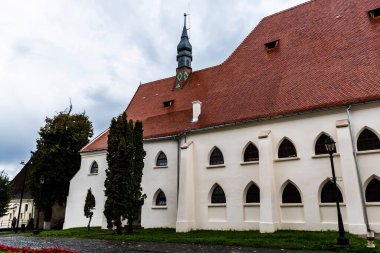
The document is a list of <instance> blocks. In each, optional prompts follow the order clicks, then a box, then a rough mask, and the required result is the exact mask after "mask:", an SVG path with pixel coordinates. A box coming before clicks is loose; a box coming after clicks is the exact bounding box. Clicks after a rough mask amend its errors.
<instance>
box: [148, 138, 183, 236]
mask: <svg viewBox="0 0 380 253" xmlns="http://www.w3.org/2000/svg"><path fill="white" fill-rule="evenodd" d="M144 149H145V151H146V157H145V160H144V170H143V179H142V188H143V192H144V193H145V194H146V196H147V198H146V199H145V202H144V206H143V207H142V210H141V217H144V218H142V219H141V225H142V226H143V227H147V228H148V227H168V228H174V227H175V223H176V220H177V167H178V166H177V161H178V159H177V141H175V140H169V141H159V142H145V143H144ZM160 151H162V152H164V153H165V155H166V157H167V160H168V165H167V166H165V167H157V166H156V160H157V156H158V154H159V153H160ZM159 189H161V190H162V191H163V192H164V193H165V196H166V203H167V205H166V206H165V207H161V206H156V205H155V199H154V196H155V193H156V192H157V191H158V190H159Z"/></svg>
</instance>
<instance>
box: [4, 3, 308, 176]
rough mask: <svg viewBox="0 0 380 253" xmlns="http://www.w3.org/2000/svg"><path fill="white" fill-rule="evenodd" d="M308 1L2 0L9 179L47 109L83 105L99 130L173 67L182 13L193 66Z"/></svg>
mask: <svg viewBox="0 0 380 253" xmlns="http://www.w3.org/2000/svg"><path fill="white" fill-rule="evenodd" d="M302 2H306V1H305V0H239V1H226V0H223V1H222V0H212V1H211V0H209V1H206V0H166V1H165V0H139V1H134V0H54V1H51V0H2V1H0V87H1V92H0V115H1V123H0V170H5V171H6V172H7V173H8V175H9V176H10V178H13V177H14V176H15V175H16V173H17V172H18V171H19V170H20V169H21V165H20V164H19V163H20V161H21V160H28V159H29V158H30V151H32V150H34V149H35V140H36V138H37V137H38V130H39V128H40V127H41V126H43V125H44V119H45V117H46V116H49V117H52V116H54V115H55V114H56V113H57V112H60V111H63V110H65V109H66V108H68V107H69V100H70V98H71V100H72V104H73V111H74V112H76V113H80V112H83V111H85V112H86V114H87V115H88V116H89V117H90V120H91V121H92V123H93V127H94V130H95V135H94V137H95V136H96V135H97V134H99V133H100V132H102V131H103V130H104V129H106V128H107V127H108V126H109V123H110V120H111V118H112V117H114V116H116V115H118V114H119V113H121V112H122V111H123V110H124V109H125V108H126V106H127V105H128V103H129V101H130V99H131V97H132V95H133V94H134V92H135V91H136V89H137V87H138V85H139V83H140V82H141V83H146V82H150V81H154V80H157V79H161V78H165V77H169V76H172V75H174V74H175V68H176V66H177V62H176V53H177V52H176V46H177V44H178V42H179V40H180V35H181V32H182V27H183V13H184V12H187V13H190V20H188V25H189V26H190V31H189V35H190V42H191V44H192V46H193V63H192V67H193V70H199V69H202V68H206V67H210V66H213V65H216V64H219V63H221V62H223V61H224V60H225V59H226V58H227V57H228V56H229V55H230V54H231V53H232V52H233V50H234V49H235V48H236V47H237V46H238V45H239V44H240V43H241V42H242V40H243V39H244V38H245V37H246V36H247V35H248V33H249V32H250V31H251V30H252V29H253V28H254V27H255V26H256V25H257V23H258V22H259V21H260V20H261V19H262V18H264V17H265V16H267V15H270V14H273V13H276V12H278V11H281V10H284V9H287V8H289V7H292V6H295V5H297V4H300V3H302Z"/></svg>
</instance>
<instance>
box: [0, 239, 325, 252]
mask: <svg viewBox="0 0 380 253" xmlns="http://www.w3.org/2000/svg"><path fill="white" fill-rule="evenodd" d="M0 244H5V245H9V246H17V247H24V246H26V247H32V248H41V247H44V248H54V247H59V248H64V249H71V250H76V251H78V252H83V253H97V252H102V253H106V252H111V253H119V252H120V253H121V252H129V253H141V252H155V253H162V252H175V253H177V252H178V253H261V252H263V253H298V252H299V253H301V252H302V253H318V252H317V251H297V250H282V249H254V248H249V247H237V246H207V245H199V244H179V243H148V242H130V241H111V240H98V239H77V238H54V237H29V236H3V237H0Z"/></svg>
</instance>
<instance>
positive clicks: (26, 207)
mask: <svg viewBox="0 0 380 253" xmlns="http://www.w3.org/2000/svg"><path fill="white" fill-rule="evenodd" d="M19 207H20V199H12V200H11V201H10V203H9V205H8V211H7V213H6V214H5V215H4V216H2V217H0V228H10V227H12V219H13V217H16V219H17V217H18V212H19ZM34 211H35V210H34V203H33V199H29V198H26V199H23V200H22V206H21V212H20V221H19V227H21V225H22V224H25V226H26V225H27V224H28V221H29V219H31V218H33V214H34Z"/></svg>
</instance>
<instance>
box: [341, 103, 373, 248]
mask: <svg viewBox="0 0 380 253" xmlns="http://www.w3.org/2000/svg"><path fill="white" fill-rule="evenodd" d="M351 110H352V105H349V106H348V107H347V120H348V128H349V131H350V136H351V145H352V150H353V152H352V155H353V156H354V161H355V168H356V174H357V178H358V183H359V185H360V196H361V198H360V200H361V202H362V208H363V214H364V222H365V225H366V227H367V242H368V244H367V247H368V248H374V247H375V245H374V244H373V241H374V231H372V230H371V228H370V226H369V222H368V214H367V208H366V206H365V196H364V191H363V188H362V187H363V185H362V180H361V177H360V172H359V163H358V157H357V153H356V152H357V151H356V145H355V139H354V135H353V131H352V125H351V114H350V113H351Z"/></svg>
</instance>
